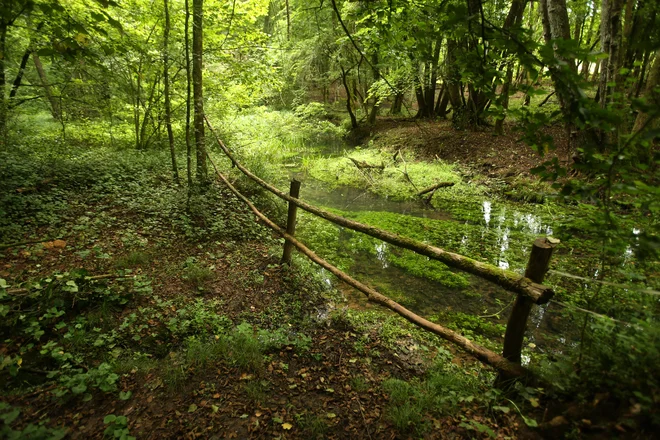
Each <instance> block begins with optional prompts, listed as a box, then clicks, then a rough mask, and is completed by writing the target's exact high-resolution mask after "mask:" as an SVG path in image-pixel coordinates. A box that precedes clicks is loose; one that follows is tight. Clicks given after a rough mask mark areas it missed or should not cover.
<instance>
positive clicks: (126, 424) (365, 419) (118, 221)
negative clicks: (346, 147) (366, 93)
mask: <svg viewBox="0 0 660 440" xmlns="http://www.w3.org/2000/svg"><path fill="white" fill-rule="evenodd" d="M447 124H449V123H448V122H444V121H443V122H419V121H401V120H389V119H383V120H380V121H379V122H378V124H377V127H376V129H375V131H374V132H373V133H372V140H373V141H374V143H378V142H387V144H388V145H389V146H390V147H392V148H396V147H397V145H399V146H409V147H415V148H418V149H419V152H420V154H421V156H422V157H425V158H435V157H436V156H437V157H440V158H441V159H443V160H450V161H459V162H461V163H467V164H470V165H473V166H475V167H487V168H488V169H489V172H491V173H497V174H498V175H507V174H509V173H515V174H518V173H523V172H526V171H527V170H528V169H529V168H530V167H531V166H533V165H535V164H537V163H538V158H536V157H534V155H533V153H530V152H528V149H527V148H526V147H525V148H523V147H522V146H521V145H522V144H521V143H519V142H516V141H515V139H516V138H517V137H516V135H515V134H514V133H509V134H507V135H505V136H500V137H493V135H492V134H490V133H488V132H476V133H470V134H468V133H461V132H453V131H452V130H447ZM448 133H453V134H451V135H450V134H448ZM557 136H558V138H560V134H558V135H557ZM468 146H469V149H468ZM468 151H469V153H468ZM122 154H126V153H125V152H123V153H122ZM558 154H559V155H560V160H562V161H567V160H569V157H570V155H569V154H568V152H565V151H563V150H561V149H560V150H559V153H558ZM151 159H153V158H151ZM159 159H163V160H162V163H164V164H166V163H167V161H166V160H164V157H160V158H159ZM23 160H24V159H23V158H21V161H23ZM34 160H38V159H37V158H34ZM141 160H146V159H144V158H142V159H137V158H136V159H135V161H134V163H131V164H130V165H128V162H126V163H124V164H123V165H122V166H123V167H122V166H119V165H118V163H114V162H113V161H112V160H108V157H105V159H104V158H103V157H102V158H99V159H98V161H94V162H93V163H84V162H83V163H76V162H75V160H73V161H64V162H62V163H60V164H59V165H58V166H59V168H58V167H55V166H53V165H52V164H51V163H48V162H44V163H41V164H39V165H38V166H36V168H37V169H42V170H49V171H45V172H43V173H41V172H39V173H36V176H34V177H33V182H32V183H30V182H24V181H21V182H22V183H21V184H20V186H19V185H18V184H14V183H12V182H14V181H12V180H11V179H9V180H8V181H7V182H5V184H4V186H5V187H4V188H2V189H3V190H6V191H9V193H8V194H10V196H11V197H13V198H14V199H7V200H9V202H7V201H6V202H5V203H15V204H16V206H18V205H19V203H18V200H19V199H20V200H23V202H21V203H22V204H23V205H22V206H23V207H22V208H21V209H22V210H21V209H18V208H16V210H17V211H19V212H17V213H16V212H13V211H12V215H13V216H14V217H13V218H14V221H19V220H17V219H20V221H24V222H28V223H34V225H35V226H34V230H33V234H31V236H32V237H35V236H36V237H50V238H49V239H47V240H44V241H41V242H38V243H32V244H23V245H16V246H9V247H4V248H0V278H2V279H4V280H5V281H4V283H5V284H6V286H7V289H5V290H4V291H3V290H2V289H0V294H3V295H4V296H3V297H0V298H4V302H3V304H8V309H6V310H3V315H4V322H3V324H2V327H0V330H1V333H0V335H2V338H3V343H2V345H0V355H2V358H3V365H2V369H3V370H2V373H3V374H2V375H0V385H2V387H3V389H5V390H6V391H3V393H2V396H1V397H0V418H1V419H2V420H3V421H4V425H3V426H2V427H0V434H2V435H7V436H9V435H12V433H16V431H18V430H24V432H27V431H29V430H33V431H35V432H40V433H41V434H42V435H44V437H43V438H61V437H58V436H61V435H68V436H69V437H70V438H74V439H88V438H89V439H91V438H113V437H115V438H120V437H121V436H122V435H124V436H127V435H128V434H129V433H130V435H131V436H134V437H137V438H149V439H162V438H185V439H193V438H214V439H216V438H217V439H221V438H239V439H241V438H282V439H284V438H300V439H311V438H329V439H340V438H347V439H348V438H351V439H352V438H365V439H376V438H378V439H381V438H382V439H394V438H539V434H538V433H537V432H535V431H533V430H531V429H530V428H528V427H527V426H526V424H525V421H524V420H523V418H521V416H520V414H519V411H515V410H513V407H510V406H508V403H505V404H503V403H502V402H506V401H507V400H508V399H503V398H502V396H500V395H499V394H497V393H495V394H492V395H491V394H489V393H493V391H492V389H491V388H490V385H489V383H488V381H489V380H491V379H492V378H493V377H494V376H493V372H492V371H489V370H488V369H486V368H484V367H483V366H481V365H480V364H478V363H475V362H474V361H470V360H468V359H466V358H465V357H464V356H462V355H460V354H459V353H456V352H455V351H454V350H453V349H452V348H451V347H443V346H442V344H438V345H437V346H425V345H423V344H424V343H423V342H420V340H418V339H416V338H415V335H414V333H413V330H412V329H411V326H410V325H409V324H408V323H406V322H405V321H403V320H399V321H397V326H398V327H397V328H398V330H396V331H394V330H392V329H391V328H386V327H385V326H384V325H383V324H382V323H379V322H378V321H379V320H381V319H382V318H381V315H376V317H375V319H374V317H373V316H371V315H361V314H359V313H357V314H356V313H353V312H352V311H350V310H346V309H345V308H342V302H341V299H339V298H338V297H337V294H336V292H334V291H332V290H329V289H328V288H327V286H326V284H325V281H324V280H321V279H319V277H318V273H317V272H316V271H314V270H312V269H310V267H309V265H308V264H307V263H303V261H302V260H297V263H296V265H295V269H296V270H291V269H289V268H287V267H286V266H282V265H280V263H279V258H280V252H281V243H280V241H279V240H277V239H275V238H274V237H273V236H272V234H270V233H269V232H267V231H266V230H265V229H264V228H263V227H262V226H260V225H258V224H257V223H255V222H254V216H253V215H252V214H251V213H250V212H248V211H247V210H246V209H245V207H243V206H242V205H240V202H239V201H238V200H236V199H235V198H234V197H233V196H232V195H231V194H229V193H228V192H227V191H226V190H225V189H224V188H221V187H216V186H212V187H211V188H210V189H209V192H208V193H207V194H205V195H204V197H202V198H199V199H197V198H194V199H193V201H192V206H193V209H192V210H190V209H188V210H187V211H188V214H186V209H185V207H186V205H187V203H189V202H187V201H186V197H185V195H183V196H181V195H180V193H181V192H182V191H181V190H180V189H179V188H178V187H177V186H176V185H174V184H173V183H172V182H169V181H168V180H167V178H165V177H164V176H167V174H168V171H167V169H166V168H156V169H152V170H150V171H149V172H146V173H145V172H143V170H144V169H145V166H144V163H142V162H140V161H141ZM8 164H9V167H10V168H11V167H14V168H15V169H16V174H17V175H18V174H20V172H22V171H21V170H22V167H23V165H22V164H20V165H19V164H18V162H16V163H12V162H11V161H9V162H8ZM71 167H74V168H75V167H80V168H79V169H78V171H79V172H80V173H79V174H76V172H64V170H65V169H70V168H71ZM9 174H11V172H9ZM81 175H84V176H85V177H84V179H88V180H85V183H84V184H81V183H80V182H79V181H77V180H76V179H78V178H82V177H80V176H81ZM12 185H13V186H12ZM54 194H55V195H54ZM53 195H54V198H51V196H53ZM26 198H27V199H29V200H28V202H27V205H25V203H24V201H25V200H26ZM202 199H203V200H204V201H202ZM12 200H13V202H12ZM54 200H55V201H57V203H52V202H53V201H54ZM59 202H64V205H63V204H61V203H59ZM34 204H36V206H35V205H34ZM197 204H199V206H197ZM44 213H45V220H43V217H44ZM40 217H42V219H41V220H40ZM200 231H205V232H204V233H203V234H201V235H199V233H200ZM18 241H20V240H18ZM94 277H97V278H94ZM333 292H334V293H333ZM12 368H13V370H12ZM6 371H10V372H11V373H12V374H11V375H7V374H4V373H5V372H6ZM529 393H531V394H529ZM525 396H526V397H523V398H522V400H523V402H521V401H520V400H517V401H518V406H516V410H518V407H520V408H524V410H525V414H526V416H527V417H536V418H538V422H539V423H543V422H546V428H548V429H550V430H552V429H555V426H554V425H552V424H550V425H548V424H547V422H549V421H550V420H549V419H550V418H551V415H552V414H550V415H548V412H547V411H546V414H545V415H544V408H543V407H542V406H539V402H538V399H537V397H535V395H534V390H531V389H528V390H527V394H525ZM510 397H511V398H512V399H514V400H516V399H520V398H521V397H520V396H517V397H513V396H510ZM3 402H4V403H3ZM508 402H511V401H510V400H508ZM524 403H527V406H526V407H523V404H524ZM530 403H531V405H530ZM514 406H515V405H514ZM550 413H552V411H550ZM528 420H529V419H527V420H526V421H528ZM560 422H561V425H562V426H560V427H559V429H560V431H564V430H565V429H568V428H569V427H570V429H575V430H578V432H579V430H580V429H587V430H588V429H589V428H590V426H589V425H590V424H591V422H589V421H588V420H587V422H588V424H587V422H584V421H583V422H579V421H577V422H576V423H577V425H570V426H569V424H568V422H566V421H565V420H560ZM580 423H581V425H580ZM39 430H41V431H39ZM550 432H551V431H550ZM44 433H45V434H44ZM46 434H47V435H46ZM49 436H50V437H49ZM39 438H42V437H39ZM121 438H128V437H121Z"/></svg>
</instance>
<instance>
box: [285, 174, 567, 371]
mask: <svg viewBox="0 0 660 440" xmlns="http://www.w3.org/2000/svg"><path fill="white" fill-rule="evenodd" d="M293 177H296V178H297V179H299V180H303V186H302V189H301V198H302V199H304V200H305V201H307V202H310V203H312V204H315V205H317V206H324V207H327V208H334V209H339V210H342V211H348V212H364V211H368V212H390V213H396V214H401V215H405V216H410V217H418V218H424V219H432V220H443V221H451V222H455V224H456V228H454V229H455V230H454V232H453V233H454V234H455V233H456V232H455V231H462V232H460V234H461V235H462V236H460V237H458V240H459V241H460V246H459V248H458V249H448V250H452V251H456V252H459V253H462V254H464V255H468V256H472V257H475V258H478V257H477V255H479V251H480V250H483V249H484V248H485V249H487V252H485V253H486V254H487V255H490V261H488V263H491V264H493V265H496V266H498V267H500V268H502V269H509V270H512V271H514V272H517V273H520V274H522V273H523V272H524V269H525V267H524V266H525V262H526V259H527V255H528V253H529V248H530V247H531V243H532V242H533V240H534V238H535V237H537V236H541V235H552V232H553V231H552V226H551V225H549V224H547V223H546V222H544V221H543V220H542V218H541V217H540V216H538V215H536V214H534V213H532V212H527V211H525V210H524V206H521V207H518V206H515V207H512V206H510V205H508V204H505V203H503V202H501V201H498V200H493V199H489V198H487V197H484V198H483V200H480V201H479V202H477V203H472V205H471V206H469V207H466V206H463V207H462V214H461V215H458V216H456V215H454V214H453V213H452V212H449V211H442V210H437V209H433V208H430V207H429V206H428V205H425V204H424V203H423V202H421V201H417V200H412V201H396V200H391V199H388V198H384V197H380V196H377V195H374V194H373V193H370V192H368V191H366V190H365V189H359V188H352V187H340V188H333V189H330V188H328V187H327V186H326V185H325V184H323V183H321V182H318V181H314V180H313V179H310V178H309V177H307V176H304V175H303V174H301V173H294V174H293ZM466 209H467V212H468V214H467V215H466ZM462 226H465V227H464V228H462ZM467 226H470V227H467ZM475 226H477V227H475ZM336 231H337V234H338V236H339V239H340V240H346V241H349V240H357V239H359V235H360V234H358V233H354V232H352V231H347V230H345V229H343V228H339V227H337V228H336ZM300 232H301V233H302V234H304V230H301V231H300ZM455 238H456V237H455ZM438 245H440V246H441V247H442V244H439V243H438ZM373 246H374V249H373V252H363V253H358V254H354V255H352V257H353V260H352V267H351V268H350V270H349V273H350V274H351V275H352V276H354V277H355V278H357V279H358V280H360V281H362V282H364V283H366V284H368V285H370V286H372V287H374V288H376V289H377V290H378V291H380V292H382V293H383V294H385V295H387V296H389V297H391V298H392V299H394V300H396V301H398V302H400V303H401V304H402V305H404V306H405V307H407V308H409V309H410V310H412V311H414V312H415V313H418V314H420V315H422V316H424V317H427V318H433V317H437V318H438V322H440V323H444V322H446V320H447V319H448V318H447V316H448V315H446V313H447V312H449V313H450V314H449V316H452V314H455V313H456V312H461V313H464V314H467V315H473V316H481V317H484V318H483V320H485V321H487V323H488V324H499V325H501V326H505V325H506V320H507V318H508V314H509V311H510V308H511V304H512V301H513V299H514V294H512V293H510V292H507V291H505V290H504V289H502V288H500V287H498V286H496V285H494V284H492V283H490V282H488V281H485V280H482V279H481V278H478V277H476V276H472V275H467V274H464V275H466V278H468V280H469V283H470V287H469V288H467V289H457V288H453V289H452V288H448V287H445V286H443V285H442V284H440V283H438V282H435V281H433V280H430V279H427V278H425V277H418V276H415V275H412V274H410V273H408V272H407V271H405V270H403V269H401V268H398V267H396V266H394V265H392V264H391V262H390V255H391V253H392V246H391V245H389V244H387V243H384V242H380V241H375V242H374V245H373ZM328 282H329V283H334V282H335V281H334V279H332V278H331V277H330V276H329V277H328ZM338 287H340V288H341V289H342V290H343V291H344V293H345V294H346V297H347V300H348V303H349V305H350V306H351V307H356V308H368V307H370V305H369V304H367V302H366V299H365V297H364V296H363V295H362V294H361V293H359V292H357V291H354V290H352V289H350V288H343V287H341V286H338ZM562 312H563V310H562V309H561V308H559V307H558V306H554V305H552V304H550V305H545V306H542V307H536V306H535V307H534V309H533V311H532V315H531V316H530V321H529V326H528V327H529V330H528V339H529V342H530V345H529V347H528V351H529V353H526V354H525V355H524V358H525V359H526V360H527V361H529V358H530V354H533V353H540V352H553V353H560V352H562V351H564V350H566V349H570V347H571V346H573V345H574V344H575V342H574V341H575V335H576V326H574V325H570V324H568V323H567V322H565V320H563V316H562ZM443 316H444V321H443ZM458 327H461V326H460V325H458ZM492 327H493V328H496V327H495V326H494V325H493V326H492ZM478 332H479V331H478V330H477V331H476V333H478ZM498 333H499V332H498ZM501 333H502V334H494V333H493V332H492V331H491V332H490V333H489V335H488V336H487V337H488V338H489V339H491V340H493V341H496V342H498V343H501V340H502V337H503V332H501Z"/></svg>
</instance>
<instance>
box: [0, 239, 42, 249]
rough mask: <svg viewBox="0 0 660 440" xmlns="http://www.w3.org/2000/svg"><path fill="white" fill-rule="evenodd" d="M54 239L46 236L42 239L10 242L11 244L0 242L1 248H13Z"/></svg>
mask: <svg viewBox="0 0 660 440" xmlns="http://www.w3.org/2000/svg"><path fill="white" fill-rule="evenodd" d="M53 240H54V239H50V238H45V239H41V240H33V241H21V242H18V243H9V244H0V249H8V248H13V247H17V246H25V245H27V244H38V243H46V242H47V241H53Z"/></svg>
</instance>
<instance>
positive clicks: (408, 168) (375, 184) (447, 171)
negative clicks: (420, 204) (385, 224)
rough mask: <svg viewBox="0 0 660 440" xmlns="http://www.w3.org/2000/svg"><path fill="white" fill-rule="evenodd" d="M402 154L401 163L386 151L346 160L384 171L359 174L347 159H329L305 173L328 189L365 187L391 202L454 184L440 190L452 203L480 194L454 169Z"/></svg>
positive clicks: (309, 166)
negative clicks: (375, 166)
mask: <svg viewBox="0 0 660 440" xmlns="http://www.w3.org/2000/svg"><path fill="white" fill-rule="evenodd" d="M405 154H406V162H405V163H404V162H402V161H401V160H400V159H397V160H394V159H393V154H392V152H390V151H385V150H376V149H365V150H359V149H358V150H355V151H352V152H351V153H350V154H349V155H348V156H349V157H351V158H353V159H355V160H358V161H360V162H366V163H368V164H370V165H383V166H384V169H383V170H382V171H380V170H359V169H358V168H357V167H356V166H355V164H354V163H353V162H352V161H351V160H350V159H348V157H329V158H318V159H315V160H313V161H309V162H307V168H306V171H307V172H308V173H309V175H310V176H312V177H313V178H315V179H317V180H320V181H322V182H325V183H327V184H328V185H330V186H332V187H338V186H344V185H345V186H352V187H357V188H363V187H367V188H368V189H369V191H371V192H374V193H376V194H379V195H381V196H386V197H391V198H393V199H395V200H406V199H413V198H415V197H417V195H416V194H417V192H418V191H420V190H421V189H423V188H426V187H429V186H431V185H433V184H435V183H438V182H454V186H452V187H449V188H445V189H443V190H442V193H443V195H445V196H446V197H449V198H452V199H455V198H458V197H463V198H465V197H474V196H478V195H481V194H482V193H483V191H482V190H481V189H480V188H478V187H477V186H475V185H470V184H468V183H464V182H463V180H462V178H461V176H460V174H459V173H458V171H457V169H456V167H455V166H454V165H450V164H447V163H444V162H440V161H437V162H432V163H428V162H416V161H414V157H412V156H411V153H410V152H406V153H405ZM406 173H407V176H408V177H406ZM408 178H409V179H410V180H409V179H408ZM411 181H412V182H413V183H414V185H413V184H411V183H410V182H411Z"/></svg>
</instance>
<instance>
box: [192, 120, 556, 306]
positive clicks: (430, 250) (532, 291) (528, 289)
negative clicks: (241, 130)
mask: <svg viewBox="0 0 660 440" xmlns="http://www.w3.org/2000/svg"><path fill="white" fill-rule="evenodd" d="M205 119H206V123H207V125H208V126H209V129H210V130H211V133H213V135H214V136H215V139H216V141H217V143H218V145H219V146H220V148H222V151H224V153H225V154H226V155H227V157H228V158H229V160H231V162H232V165H234V166H236V168H238V169H239V170H241V172H243V174H245V175H246V176H248V177H249V178H250V179H252V180H253V181H255V182H256V183H257V184H259V185H260V186H261V187H263V188H265V189H267V190H268V191H270V192H272V193H273V194H275V195H276V196H277V197H279V198H280V199H283V200H286V201H288V202H291V203H293V204H295V205H297V206H298V207H299V208H301V209H304V210H305V211H307V212H311V213H312V214H314V215H316V216H318V217H321V218H324V219H326V220H328V221H330V222H332V223H334V224H336V225H339V226H344V227H346V228H349V229H352V230H354V231H358V232H362V233H363V234H367V235H369V236H371V237H374V238H378V239H379V240H383V241H385V242H387V243H390V244H393V245H395V246H399V247H402V248H404V249H409V250H411V251H413V252H416V253H418V254H420V255H424V256H427V257H429V258H431V259H434V260H438V261H441V262H443V263H445V264H446V265H447V266H451V267H455V268H457V269H461V270H463V271H465V272H468V273H471V274H473V275H477V276H479V277H481V278H484V279H487V280H489V281H492V282H493V283H495V284H497V285H499V286H502V287H504V288H505V289H507V290H509V291H511V292H515V293H521V294H523V295H526V296H528V297H529V298H531V299H532V300H533V301H534V302H535V303H536V304H545V303H547V302H548V301H549V300H550V298H552V296H553V291H552V289H551V288H550V287H548V286H544V285H542V284H539V283H535V282H533V281H532V280H530V279H529V278H525V277H523V276H521V275H519V274H517V273H515V272H512V271H509V270H505V269H500V268H499V267H497V266H493V265H491V264H487V263H482V262H480V261H477V260H474V259H472V258H469V257H465V256H463V255H460V254H455V253H453V252H448V251H446V250H444V249H441V248H438V247H435V246H431V245H429V244H426V243H422V242H420V241H417V240H413V239H411V238H408V237H404V236H401V235H398V234H394V233H392V232H388V231H384V230H382V229H379V228H376V227H374V226H370V225H365V224H363V223H359V222H356V221H353V220H349V219H347V218H344V217H342V216H340V215H337V214H333V213H331V212H328V211H325V210H323V209H321V208H318V207H316V206H314V205H310V204H308V203H305V202H303V201H302V200H300V199H296V198H295V197H291V196H289V195H288V194H286V193H284V192H282V191H280V190H279V189H277V188H275V187H274V186H272V185H271V184H269V183H268V182H266V181H264V180H263V179H261V178H259V177H257V176H255V175H254V174H252V173H251V172H250V170H248V169H247V168H245V167H244V166H243V165H242V164H241V163H240V162H238V161H237V160H236V158H235V157H234V155H233V154H231V152H230V151H229V149H228V148H227V147H226V146H225V144H224V143H223V142H222V141H221V140H220V138H219V137H218V135H217V134H216V132H215V130H214V129H213V127H212V126H211V123H210V122H209V120H208V117H206V116H205Z"/></svg>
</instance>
